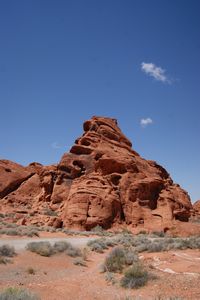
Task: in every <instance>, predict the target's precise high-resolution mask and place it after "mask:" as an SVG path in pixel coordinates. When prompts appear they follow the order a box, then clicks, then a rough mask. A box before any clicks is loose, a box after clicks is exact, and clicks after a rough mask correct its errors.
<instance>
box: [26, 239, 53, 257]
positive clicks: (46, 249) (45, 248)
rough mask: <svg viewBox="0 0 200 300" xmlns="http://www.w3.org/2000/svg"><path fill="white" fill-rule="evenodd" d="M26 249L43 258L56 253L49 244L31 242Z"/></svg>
mask: <svg viewBox="0 0 200 300" xmlns="http://www.w3.org/2000/svg"><path fill="white" fill-rule="evenodd" d="M26 249H27V250H29V251H31V252H35V253H37V254H39V255H41V256H51V255H52V254H53V253H54V249H53V247H52V246H51V244H50V243H49V242H31V243H28V244H27V246H26Z"/></svg>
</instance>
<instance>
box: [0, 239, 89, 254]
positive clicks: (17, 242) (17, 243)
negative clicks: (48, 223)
mask: <svg viewBox="0 0 200 300" xmlns="http://www.w3.org/2000/svg"><path fill="white" fill-rule="evenodd" d="M94 239H95V238H91V237H84V238H80V237H79V238H77V237H75V238H63V237H60V238H23V239H2V238H1V239H0V246H2V245H5V244H6V245H9V246H13V247H15V250H16V251H22V250H24V249H25V248H26V245H27V244H28V243H30V242H41V241H46V242H50V243H51V244H53V243H55V242H57V241H67V242H69V243H71V244H72V245H73V246H79V247H83V246H85V245H86V244H87V242H88V241H90V240H94Z"/></svg>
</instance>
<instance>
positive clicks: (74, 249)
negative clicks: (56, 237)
mask: <svg viewBox="0 0 200 300" xmlns="http://www.w3.org/2000/svg"><path fill="white" fill-rule="evenodd" d="M66 254H67V255H69V256H71V257H77V256H81V250H80V249H79V248H77V247H74V246H72V245H71V244H70V247H69V248H67V250H66Z"/></svg>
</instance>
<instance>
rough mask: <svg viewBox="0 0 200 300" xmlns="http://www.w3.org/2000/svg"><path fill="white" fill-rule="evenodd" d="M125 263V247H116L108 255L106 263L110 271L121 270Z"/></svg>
mask: <svg viewBox="0 0 200 300" xmlns="http://www.w3.org/2000/svg"><path fill="white" fill-rule="evenodd" d="M125 263H126V260H125V251H124V249H123V248H122V247H115V248H113V249H112V250H111V252H110V253H109V254H108V256H107V257H106V259H105V262H104V265H105V268H106V270H107V271H109V272H121V271H122V269H123V267H124V265H125Z"/></svg>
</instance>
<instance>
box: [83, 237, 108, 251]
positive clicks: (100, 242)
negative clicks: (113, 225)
mask: <svg viewBox="0 0 200 300" xmlns="http://www.w3.org/2000/svg"><path fill="white" fill-rule="evenodd" d="M87 246H88V247H89V248H90V249H91V250H92V251H95V252H98V253H103V252H104V250H105V249H108V246H107V244H106V242H105V239H103V238H102V239H96V240H92V241H89V242H88V243H87Z"/></svg>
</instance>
